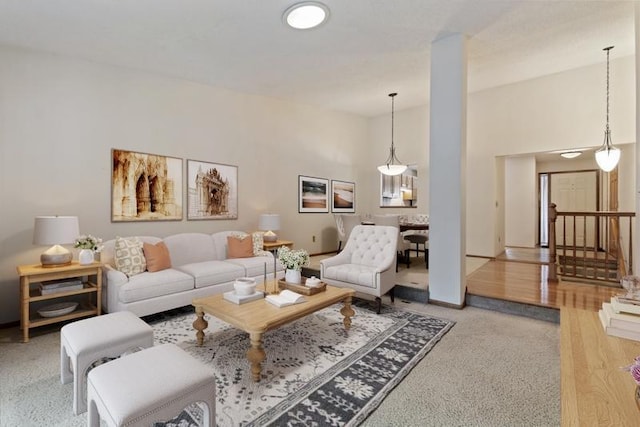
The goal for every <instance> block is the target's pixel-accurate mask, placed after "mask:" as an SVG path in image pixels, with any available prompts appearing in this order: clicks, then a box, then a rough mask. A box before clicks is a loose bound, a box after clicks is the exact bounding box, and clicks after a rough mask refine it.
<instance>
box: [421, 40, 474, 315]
mask: <svg viewBox="0 0 640 427" xmlns="http://www.w3.org/2000/svg"><path fill="white" fill-rule="evenodd" d="M430 123H431V126H430V131H429V138H430V142H429V197H430V199H429V298H430V300H432V301H434V302H438V303H440V304H443V305H447V306H451V307H460V308H462V307H463V306H464V299H465V292H466V273H465V270H466V266H465V257H466V148H467V142H466V140H467V134H466V130H467V49H466V36H464V35H463V34H452V35H448V36H445V37H443V38H440V39H438V40H435V41H434V42H433V43H432V44H431V103H430Z"/></svg>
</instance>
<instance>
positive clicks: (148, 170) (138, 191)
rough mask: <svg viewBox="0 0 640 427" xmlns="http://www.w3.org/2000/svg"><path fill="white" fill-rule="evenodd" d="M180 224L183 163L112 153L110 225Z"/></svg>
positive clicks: (124, 153)
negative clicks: (156, 222) (126, 223)
mask: <svg viewBox="0 0 640 427" xmlns="http://www.w3.org/2000/svg"><path fill="white" fill-rule="evenodd" d="M180 220H182V159H180V158H176V157H168V156H161V155H158V154H149V153H139V152H135V151H127V150H119V149H115V148H114V149H112V150H111V221H112V222H127V221H180Z"/></svg>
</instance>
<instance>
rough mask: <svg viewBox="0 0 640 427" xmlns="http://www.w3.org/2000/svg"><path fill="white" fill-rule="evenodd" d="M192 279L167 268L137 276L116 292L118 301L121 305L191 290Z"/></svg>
mask: <svg viewBox="0 0 640 427" xmlns="http://www.w3.org/2000/svg"><path fill="white" fill-rule="evenodd" d="M193 283H194V280H193V277H191V276H189V275H188V274H185V273H183V272H181V271H178V270H175V269H173V268H169V269H166V270H162V271H157V272H155V273H149V272H147V271H145V272H144V273H141V274H138V275H136V276H134V277H130V278H129V281H128V282H127V283H125V284H124V285H122V286H121V287H120V289H119V290H118V299H119V300H120V301H121V302H123V303H130V302H135V301H141V300H146V299H149V298H154V297H159V296H164V295H170V294H174V293H177V292H183V291H188V290H190V289H193Z"/></svg>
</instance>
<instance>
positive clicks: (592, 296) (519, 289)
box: [467, 248, 623, 311]
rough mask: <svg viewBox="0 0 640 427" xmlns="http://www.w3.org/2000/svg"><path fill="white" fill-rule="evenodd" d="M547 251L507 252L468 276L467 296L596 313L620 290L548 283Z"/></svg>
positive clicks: (525, 250) (574, 283) (592, 285)
mask: <svg viewBox="0 0 640 427" xmlns="http://www.w3.org/2000/svg"><path fill="white" fill-rule="evenodd" d="M547 259H548V252H546V250H537V249H536V250H532V249H517V248H516V249H508V250H507V251H505V254H503V255H501V256H500V257H497V258H496V260H491V261H489V262H487V263H486V264H484V265H483V266H482V267H480V268H479V269H477V270H476V271H474V272H473V273H471V274H470V275H469V276H467V293H469V294H471V295H478V296H483V297H488V298H495V299H501V300H505V301H512V302H519V303H524V304H531V305H537V306H541V307H547V308H554V309H560V308H561V307H574V308H580V309H584V310H590V311H598V310H599V309H600V308H601V307H602V303H603V302H605V301H606V302H608V301H609V300H610V299H611V296H613V295H617V294H619V293H621V292H622V291H623V290H622V288H617V287H611V286H602V285H594V284H589V283H579V282H571V281H568V280H563V279H562V278H560V281H559V282H557V283H554V282H549V281H548V280H547V275H548V271H549V270H548V267H547V266H546V265H541V264H539V263H540V262H545V261H546V260H547Z"/></svg>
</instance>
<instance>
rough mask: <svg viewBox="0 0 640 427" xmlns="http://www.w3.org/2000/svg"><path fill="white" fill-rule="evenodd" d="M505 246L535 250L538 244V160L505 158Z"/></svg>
mask: <svg viewBox="0 0 640 427" xmlns="http://www.w3.org/2000/svg"><path fill="white" fill-rule="evenodd" d="M504 176H505V245H506V246H516V247H522V248H533V247H535V244H536V210H537V203H536V200H537V194H536V159H535V157H533V156H523V157H509V158H506V159H505V167H504Z"/></svg>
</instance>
